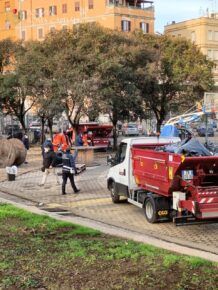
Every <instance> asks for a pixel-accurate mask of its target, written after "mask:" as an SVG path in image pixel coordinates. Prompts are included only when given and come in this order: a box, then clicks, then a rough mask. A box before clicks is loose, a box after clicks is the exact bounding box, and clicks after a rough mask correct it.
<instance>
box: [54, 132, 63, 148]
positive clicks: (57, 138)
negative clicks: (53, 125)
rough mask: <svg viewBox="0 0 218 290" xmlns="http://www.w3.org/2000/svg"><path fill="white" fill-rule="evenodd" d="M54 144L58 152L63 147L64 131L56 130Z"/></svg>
mask: <svg viewBox="0 0 218 290" xmlns="http://www.w3.org/2000/svg"><path fill="white" fill-rule="evenodd" d="M52 144H53V148H54V152H57V151H58V149H60V148H61V144H62V133H58V132H56V133H55V134H54V136H53V140H52Z"/></svg>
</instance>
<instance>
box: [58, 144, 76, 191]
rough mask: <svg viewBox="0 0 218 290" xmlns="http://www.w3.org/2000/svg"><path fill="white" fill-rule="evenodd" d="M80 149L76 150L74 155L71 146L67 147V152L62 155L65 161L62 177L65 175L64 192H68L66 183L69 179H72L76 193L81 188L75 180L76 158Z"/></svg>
mask: <svg viewBox="0 0 218 290" xmlns="http://www.w3.org/2000/svg"><path fill="white" fill-rule="evenodd" d="M77 154H78V151H77V150H76V151H75V153H74V154H73V155H72V154H71V153H70V148H67V149H66V153H65V154H64V155H63V157H62V161H63V169H62V177H63V183H62V194H66V184H67V179H68V178H69V179H70V183H71V186H72V188H73V191H74V193H78V192H79V191H80V190H79V189H77V187H76V185H75V182H74V175H75V174H76V173H77V172H76V164H75V160H76V157H77Z"/></svg>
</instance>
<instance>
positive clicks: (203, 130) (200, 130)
mask: <svg viewBox="0 0 218 290" xmlns="http://www.w3.org/2000/svg"><path fill="white" fill-rule="evenodd" d="M207 135H208V136H209V137H214V130H213V127H208V128H207ZM198 136H199V137H205V136H206V127H200V128H198Z"/></svg>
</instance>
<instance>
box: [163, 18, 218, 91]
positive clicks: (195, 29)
mask: <svg viewBox="0 0 218 290" xmlns="http://www.w3.org/2000/svg"><path fill="white" fill-rule="evenodd" d="M165 34H168V35H172V36H173V37H184V38H186V39H189V40H191V41H192V42H193V43H195V44H196V45H197V46H198V47H199V48H200V50H201V52H202V53H203V54H205V55H206V56H207V57H208V59H211V60H212V61H214V62H215V64H216V68H215V69H214V80H215V84H216V87H218V13H212V14H210V15H208V16H206V17H200V18H197V19H191V20H187V21H183V22H179V23H175V22H172V23H171V24H169V25H166V26H165Z"/></svg>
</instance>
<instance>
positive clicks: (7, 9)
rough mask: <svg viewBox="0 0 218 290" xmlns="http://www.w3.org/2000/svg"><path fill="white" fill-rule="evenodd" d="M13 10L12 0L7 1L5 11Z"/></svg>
mask: <svg viewBox="0 0 218 290" xmlns="http://www.w3.org/2000/svg"><path fill="white" fill-rule="evenodd" d="M10 10H11V6H10V1H6V2H5V11H6V12H9V11H10Z"/></svg>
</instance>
